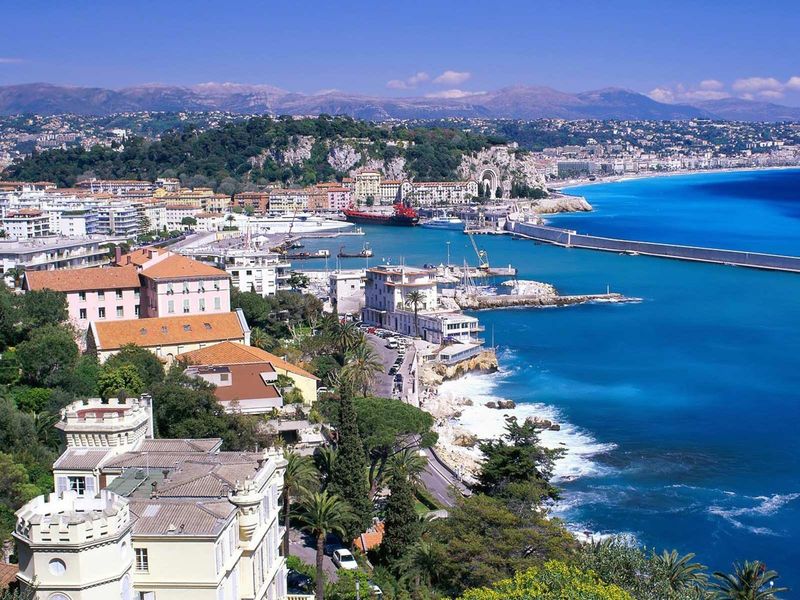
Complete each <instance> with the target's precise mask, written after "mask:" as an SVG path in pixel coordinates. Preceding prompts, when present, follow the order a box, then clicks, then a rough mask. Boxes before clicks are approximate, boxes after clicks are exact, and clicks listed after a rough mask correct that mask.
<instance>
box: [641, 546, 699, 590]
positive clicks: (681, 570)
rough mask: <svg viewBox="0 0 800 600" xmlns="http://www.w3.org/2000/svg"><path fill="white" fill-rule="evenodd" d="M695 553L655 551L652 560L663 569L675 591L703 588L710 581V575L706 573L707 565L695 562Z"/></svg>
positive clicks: (663, 574) (658, 567)
mask: <svg viewBox="0 0 800 600" xmlns="http://www.w3.org/2000/svg"><path fill="white" fill-rule="evenodd" d="M694 556H695V555H694V554H692V553H689V554H685V555H683V556H681V555H679V554H678V551H677V550H673V551H672V552H667V551H666V550H664V551H663V552H662V553H661V554H655V553H653V558H652V561H653V562H654V563H655V566H656V568H657V569H658V570H659V571H661V573H662V576H663V577H665V578H666V580H667V582H668V584H669V587H670V589H671V590H672V591H673V592H682V591H684V590H687V589H690V588H701V587H704V586H705V585H706V583H707V582H708V576H707V575H706V574H705V573H704V571H705V570H706V566H705V565H701V564H700V563H693V562H692V559H693V558H694Z"/></svg>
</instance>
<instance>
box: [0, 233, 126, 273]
mask: <svg viewBox="0 0 800 600" xmlns="http://www.w3.org/2000/svg"><path fill="white" fill-rule="evenodd" d="M120 241H123V240H122V239H120V238H114V237H106V236H94V237H86V238H81V239H68V238H63V237H48V238H32V239H29V240H9V239H0V275H2V274H3V273H6V272H7V271H8V270H9V269H12V268H15V267H19V268H23V269H28V270H34V271H50V270H55V269H85V268H87V267H96V266H99V265H103V264H108V250H107V249H106V248H104V247H102V245H104V244H114V243H118V242H120Z"/></svg>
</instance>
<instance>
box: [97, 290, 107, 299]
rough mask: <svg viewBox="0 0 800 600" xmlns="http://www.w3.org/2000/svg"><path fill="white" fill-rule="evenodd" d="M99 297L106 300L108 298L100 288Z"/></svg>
mask: <svg viewBox="0 0 800 600" xmlns="http://www.w3.org/2000/svg"><path fill="white" fill-rule="evenodd" d="M97 299H98V300H105V299H106V293H105V292H104V291H103V290H100V291H99V292H97Z"/></svg>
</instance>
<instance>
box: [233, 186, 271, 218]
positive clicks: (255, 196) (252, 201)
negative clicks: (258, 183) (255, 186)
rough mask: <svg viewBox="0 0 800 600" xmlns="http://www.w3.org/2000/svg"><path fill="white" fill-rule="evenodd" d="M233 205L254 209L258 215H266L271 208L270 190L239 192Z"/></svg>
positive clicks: (234, 198)
mask: <svg viewBox="0 0 800 600" xmlns="http://www.w3.org/2000/svg"><path fill="white" fill-rule="evenodd" d="M233 205H234V206H238V207H239V208H242V209H244V208H247V207H248V206H249V207H251V208H252V209H253V212H254V213H255V214H258V215H264V214H266V213H267V211H268V210H269V192H239V193H238V194H236V195H235V196H234V197H233Z"/></svg>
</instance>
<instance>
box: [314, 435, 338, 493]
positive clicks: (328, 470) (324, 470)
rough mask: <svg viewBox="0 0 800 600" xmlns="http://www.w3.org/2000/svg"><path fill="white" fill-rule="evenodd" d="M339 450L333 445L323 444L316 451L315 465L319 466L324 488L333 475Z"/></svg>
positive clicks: (318, 469) (321, 483) (321, 482)
mask: <svg viewBox="0 0 800 600" xmlns="http://www.w3.org/2000/svg"><path fill="white" fill-rule="evenodd" d="M338 455H339V452H338V451H337V450H336V448H334V447H333V446H322V447H320V448H317V449H316V450H315V451H314V466H315V467H316V468H317V471H318V472H319V477H320V485H321V487H322V489H323V490H324V489H326V488H327V487H328V484H329V483H330V482H331V478H332V477H333V465H334V463H335V462H336V457H337V456H338Z"/></svg>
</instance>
